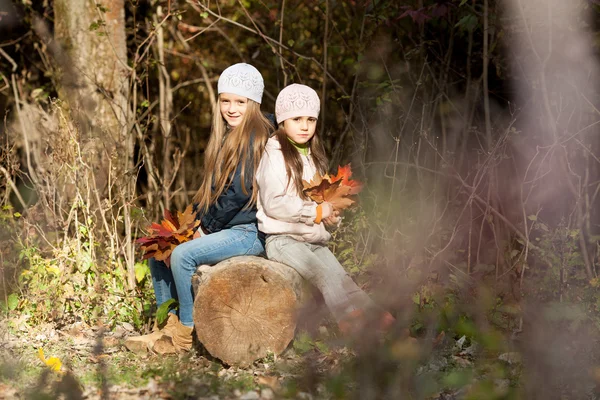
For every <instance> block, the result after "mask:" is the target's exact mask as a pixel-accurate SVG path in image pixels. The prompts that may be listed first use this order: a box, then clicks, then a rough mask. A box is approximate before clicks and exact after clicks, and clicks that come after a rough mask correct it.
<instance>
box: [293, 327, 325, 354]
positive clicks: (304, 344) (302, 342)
mask: <svg viewBox="0 0 600 400" xmlns="http://www.w3.org/2000/svg"><path fill="white" fill-rule="evenodd" d="M292 346H293V347H294V350H296V353H298V354H305V353H307V352H309V351H313V350H316V351H318V352H320V353H323V354H326V353H328V352H329V347H328V346H327V344H326V343H325V342H323V341H321V340H319V339H314V338H313V337H312V336H311V335H309V334H308V333H307V332H300V333H298V334H297V335H296V337H295V338H294V342H293V343H292Z"/></svg>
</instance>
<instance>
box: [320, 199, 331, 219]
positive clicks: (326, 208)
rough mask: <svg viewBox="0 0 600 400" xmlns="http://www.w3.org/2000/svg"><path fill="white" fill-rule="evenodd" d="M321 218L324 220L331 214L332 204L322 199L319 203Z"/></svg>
mask: <svg viewBox="0 0 600 400" xmlns="http://www.w3.org/2000/svg"><path fill="white" fill-rule="evenodd" d="M321 213H322V214H321V220H326V219H327V218H329V217H331V216H332V215H333V206H332V205H331V203H329V202H327V201H324V202H322V203H321Z"/></svg>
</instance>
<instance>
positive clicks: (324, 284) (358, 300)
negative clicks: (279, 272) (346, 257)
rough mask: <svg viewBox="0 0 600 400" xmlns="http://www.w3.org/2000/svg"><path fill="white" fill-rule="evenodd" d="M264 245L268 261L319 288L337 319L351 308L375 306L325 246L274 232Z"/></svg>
mask: <svg viewBox="0 0 600 400" xmlns="http://www.w3.org/2000/svg"><path fill="white" fill-rule="evenodd" d="M265 247H266V250H267V257H269V259H270V260H273V261H277V262H280V263H282V264H287V265H289V266H290V267H292V268H294V269H295V270H296V271H297V272H298V273H299V274H300V275H301V276H302V277H303V278H304V279H306V280H307V281H309V282H310V283H312V284H313V285H314V286H316V287H317V289H319V290H320V291H321V293H322V294H323V298H324V299H325V304H326V305H327V307H328V308H329V311H331V313H332V314H333V317H334V318H335V320H336V321H337V322H340V321H341V320H342V319H343V318H344V316H346V314H347V313H349V312H352V311H354V310H357V309H370V308H376V306H375V304H374V303H373V301H372V300H371V298H370V297H369V296H368V295H367V294H366V293H365V292H363V291H362V290H361V289H360V288H359V287H358V286H357V285H356V283H354V281H353V280H352V278H350V276H349V275H348V274H347V273H346V271H345V270H344V267H342V265H341V264H340V263H339V261H338V260H337V259H336V258H335V256H334V255H333V253H332V252H331V250H329V249H328V248H327V246H323V245H319V244H311V243H305V242H299V241H297V240H295V239H294V238H292V237H290V236H285V235H276V236H269V237H267V243H266V246H265Z"/></svg>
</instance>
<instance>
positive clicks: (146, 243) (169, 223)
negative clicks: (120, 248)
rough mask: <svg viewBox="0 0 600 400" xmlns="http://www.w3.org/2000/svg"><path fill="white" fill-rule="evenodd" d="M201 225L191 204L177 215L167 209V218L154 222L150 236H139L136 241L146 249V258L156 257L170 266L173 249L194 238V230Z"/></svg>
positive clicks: (149, 231) (149, 229)
mask: <svg viewBox="0 0 600 400" xmlns="http://www.w3.org/2000/svg"><path fill="white" fill-rule="evenodd" d="M198 225H200V221H198V220H196V213H195V212H194V211H193V208H192V205H191V204H190V205H189V206H188V207H187V208H186V209H185V211H184V212H183V213H182V212H179V211H178V212H177V214H176V215H173V214H171V213H170V212H169V211H168V210H165V219H163V220H162V221H161V223H160V224H158V223H156V222H154V223H152V225H150V227H149V228H148V236H146V237H142V238H139V239H138V240H136V243H138V244H139V245H140V248H141V249H142V251H144V259H146V258H150V257H154V258H155V259H157V260H159V261H164V262H165V264H167V266H170V257H171V253H172V252H173V249H175V247H176V246H177V245H179V244H181V243H184V242H187V241H188V240H190V239H192V237H193V235H194V231H195V230H196V228H197V227H198Z"/></svg>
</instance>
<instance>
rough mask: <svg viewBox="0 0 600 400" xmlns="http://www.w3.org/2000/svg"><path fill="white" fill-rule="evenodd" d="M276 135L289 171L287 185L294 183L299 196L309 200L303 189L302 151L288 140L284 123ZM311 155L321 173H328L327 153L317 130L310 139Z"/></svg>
mask: <svg viewBox="0 0 600 400" xmlns="http://www.w3.org/2000/svg"><path fill="white" fill-rule="evenodd" d="M275 137H277V140H278V141H279V145H280V146H281V154H283V162H284V164H285V172H286V173H287V178H288V181H287V185H288V187H289V186H290V185H292V187H293V188H295V189H296V192H297V193H298V196H300V198H301V199H303V200H309V198H308V196H306V195H305V194H304V193H303V192H302V190H303V189H304V185H303V183H302V174H303V172H304V166H303V164H302V159H301V158H300V152H298V149H296V147H294V145H293V144H292V143H291V142H290V141H289V140H288V136H287V134H286V133H285V128H284V127H283V123H280V124H279V129H277V131H276V132H275ZM308 145H309V148H310V156H311V157H312V159H313V162H314V163H315V167H317V171H318V172H319V174H321V175H324V174H325V173H327V155H326V154H325V148H324V147H323V143H322V142H321V139H320V138H319V135H318V133H317V132H315V135H314V136H313V137H312V138H311V139H310V142H309V144H308Z"/></svg>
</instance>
